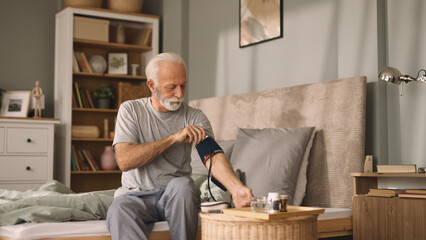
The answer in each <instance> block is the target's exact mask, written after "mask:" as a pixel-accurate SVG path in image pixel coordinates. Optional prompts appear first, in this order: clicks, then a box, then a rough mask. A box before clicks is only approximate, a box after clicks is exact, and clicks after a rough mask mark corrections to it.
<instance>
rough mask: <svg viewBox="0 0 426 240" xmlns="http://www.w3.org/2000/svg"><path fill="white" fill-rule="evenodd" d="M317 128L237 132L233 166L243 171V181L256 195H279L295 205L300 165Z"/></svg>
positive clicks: (240, 130) (232, 159)
mask: <svg viewBox="0 0 426 240" xmlns="http://www.w3.org/2000/svg"><path fill="white" fill-rule="evenodd" d="M314 129H315V128H314V127H306V128H274V129H272V128H265V129H238V133H237V139H236V142H235V146H234V149H233V151H232V156H231V164H232V166H233V167H234V169H240V170H241V180H242V181H243V183H245V184H246V185H247V186H248V187H250V188H251V189H252V191H253V195H254V196H257V197H263V196H267V195H268V193H269V192H279V193H280V194H287V195H288V203H289V204H293V197H294V193H295V188H296V183H297V178H298V174H299V169H300V165H301V162H302V160H303V157H304V154H305V149H306V147H307V145H308V142H309V140H310V138H311V135H312V133H313V131H314Z"/></svg>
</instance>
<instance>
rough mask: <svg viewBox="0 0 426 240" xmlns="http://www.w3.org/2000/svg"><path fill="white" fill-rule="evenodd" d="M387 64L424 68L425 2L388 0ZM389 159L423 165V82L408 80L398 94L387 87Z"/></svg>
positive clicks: (405, 71)
mask: <svg viewBox="0 0 426 240" xmlns="http://www.w3.org/2000/svg"><path fill="white" fill-rule="evenodd" d="M387 8H388V16H387V24H388V33H387V41H388V50H387V52H388V59H387V61H388V65H389V66H393V67H396V68H398V69H399V70H400V71H401V73H402V74H409V75H411V76H413V77H416V76H417V72H418V71H419V70H420V69H425V68H426V55H425V53H424V51H425V49H426V41H425V39H426V28H425V26H426V16H425V14H424V13H425V12H426V1H424V0H404V1H398V0H388V6H387ZM387 99H388V115H387V116H388V118H387V119H388V126H389V162H390V163H400V162H404V163H415V164H417V166H420V167H424V166H426V157H425V156H426V146H425V145H426V124H425V123H426V107H425V103H426V84H423V83H409V84H407V85H405V86H404V89H403V95H402V96H399V89H398V87H397V86H392V85H389V86H387Z"/></svg>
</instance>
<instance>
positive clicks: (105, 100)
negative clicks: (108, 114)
mask: <svg viewBox="0 0 426 240" xmlns="http://www.w3.org/2000/svg"><path fill="white" fill-rule="evenodd" d="M93 97H94V98H95V99H96V100H97V103H98V108H109V107H110V104H111V100H112V99H114V98H115V96H114V93H112V90H111V88H110V87H108V86H105V85H101V86H99V87H98V88H97V89H96V90H95V94H94V95H93Z"/></svg>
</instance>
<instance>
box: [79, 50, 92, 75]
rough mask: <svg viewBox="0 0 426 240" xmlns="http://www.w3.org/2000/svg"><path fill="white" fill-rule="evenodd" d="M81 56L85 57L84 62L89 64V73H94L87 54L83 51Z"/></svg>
mask: <svg viewBox="0 0 426 240" xmlns="http://www.w3.org/2000/svg"><path fill="white" fill-rule="evenodd" d="M81 56H82V58H83V61H84V63H85V64H86V66H87V70H88V71H89V73H93V70H92V67H91V66H90V64H89V61H87V58H86V54H84V52H81Z"/></svg>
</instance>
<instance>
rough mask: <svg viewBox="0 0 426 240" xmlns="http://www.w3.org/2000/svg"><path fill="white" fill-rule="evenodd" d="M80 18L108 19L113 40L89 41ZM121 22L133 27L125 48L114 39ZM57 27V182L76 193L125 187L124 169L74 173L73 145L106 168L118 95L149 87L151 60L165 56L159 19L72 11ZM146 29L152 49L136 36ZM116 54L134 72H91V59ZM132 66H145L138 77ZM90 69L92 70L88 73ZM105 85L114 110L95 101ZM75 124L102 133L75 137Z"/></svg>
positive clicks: (58, 18) (59, 14) (58, 19)
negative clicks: (134, 87)
mask: <svg viewBox="0 0 426 240" xmlns="http://www.w3.org/2000/svg"><path fill="white" fill-rule="evenodd" d="M76 16H78V17H85V18H87V19H90V18H92V19H93V18H95V19H102V20H106V21H104V22H107V24H109V25H108V33H107V36H108V38H107V39H105V41H95V40H89V39H90V38H91V36H90V35H86V37H85V36H84V34H83V35H76V32H78V31H77V30H78V29H77V30H75V29H74V27H75V26H76V25H74V24H73V22H74V21H75V20H76V18H75V17H76ZM118 23H122V24H124V25H126V24H127V25H126V26H127V27H128V28H127V27H126V43H125V44H123V43H117V41H116V39H114V36H115V34H114V31H116V29H115V28H116V26H117V24H118ZM73 26H74V27H73ZM88 27H90V26H88ZM56 29H57V31H56V32H55V34H56V35H55V37H56V41H55V43H56V46H55V56H56V57H55V85H56V86H61V87H58V88H56V89H55V102H57V104H55V117H56V118H59V119H61V121H62V123H61V124H60V126H59V127H58V134H57V139H56V141H55V145H57V149H59V150H58V151H57V152H56V156H55V158H56V159H57V160H58V161H57V162H56V163H55V168H56V169H55V172H56V173H57V175H58V176H57V177H56V178H57V179H58V180H60V181H61V182H63V183H65V185H67V186H70V187H71V189H72V190H73V191H76V192H85V191H95V190H103V189H111V188H117V187H119V186H120V185H121V171H118V170H117V171H104V170H99V171H71V170H72V169H71V168H73V167H72V166H73V165H72V164H71V155H72V154H71V153H72V152H73V151H72V147H74V149H75V152H76V154H77V155H80V153H81V152H83V154H84V153H86V155H88V156H85V155H83V157H87V158H88V159H89V160H93V161H94V163H96V164H97V165H98V166H101V156H102V154H103V152H104V151H105V147H106V146H111V144H112V142H113V139H112V138H102V137H103V136H108V137H109V136H110V135H111V132H113V131H114V128H115V126H114V125H115V119H116V115H117V112H118V108H119V105H120V104H121V102H122V101H119V97H118V96H122V95H123V93H122V92H123V88H120V86H123V84H127V85H137V86H140V85H144V84H146V77H145V76H144V75H145V74H144V67H145V65H146V64H147V62H148V61H149V59H151V57H152V56H154V55H156V54H158V52H159V17H158V16H152V15H146V14H132V13H128V14H127V13H124V12H116V11H110V10H103V9H93V8H79V7H66V8H64V9H62V10H61V11H59V12H57V14H56ZM141 29H150V30H151V31H152V32H151V35H150V37H151V41H150V42H149V46H148V45H141V44H140V41H137V40H139V39H140V35H137V34H136V33H140V30H141ZM103 33H105V32H103ZM77 36H78V37H77ZM82 38H86V39H82ZM92 39H95V38H92ZM130 43H135V44H130ZM111 52H113V53H125V54H127V68H128V74H123V75H121V74H108V73H107V72H108V67H107V69H106V71H105V72H106V73H92V72H90V67H87V64H89V66H90V59H91V58H92V57H93V56H101V57H103V58H104V59H105V60H106V61H107V62H108V56H109V53H111ZM75 53H84V57H82V55H83V54H78V56H76V58H77V61H74V56H75ZM81 59H83V61H81ZM87 62H89V63H87ZM132 64H137V65H139V68H138V69H137V71H136V75H135V76H134V75H131V74H130V66H131V65H132ZM85 70H87V71H86V72H83V71H85ZM92 71H93V69H92ZM102 85H106V86H108V87H109V88H110V89H111V90H112V92H113V94H114V95H115V99H114V100H113V102H111V104H110V106H109V107H110V108H109V109H104V108H98V106H99V104H98V103H97V102H96V100H95V99H94V98H93V95H94V93H95V91H96V89H98V88H99V86H102ZM74 89H80V90H81V91H79V93H80V96H79V94H76V91H75V90H74ZM144 94H145V93H144ZM137 97H142V96H137ZM120 99H122V100H123V101H125V100H129V99H125V98H120ZM73 101H74V104H73ZM75 102H77V104H75ZM87 103H89V104H87ZM76 105H77V106H79V107H80V106H84V108H79V107H75V106H76ZM73 106H74V107H73ZM88 106H90V107H88ZM105 123H108V126H107V127H105V126H104V124H105ZM73 126H96V127H97V128H98V129H99V137H96V138H81V137H79V138H76V137H72V127H73ZM83 150H84V151H83ZM79 152H80V153H79ZM88 153H90V155H91V156H92V157H90V155H89V154H88ZM93 161H90V163H92V164H90V165H91V169H93V167H92V166H95V164H93ZM95 168H96V167H95ZM73 170H74V168H73Z"/></svg>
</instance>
